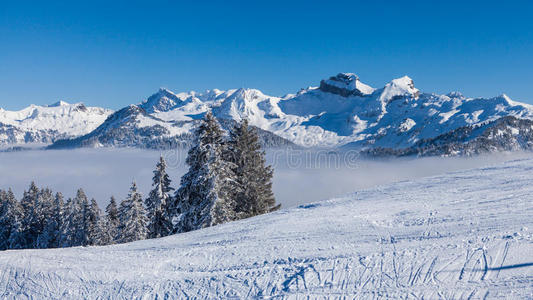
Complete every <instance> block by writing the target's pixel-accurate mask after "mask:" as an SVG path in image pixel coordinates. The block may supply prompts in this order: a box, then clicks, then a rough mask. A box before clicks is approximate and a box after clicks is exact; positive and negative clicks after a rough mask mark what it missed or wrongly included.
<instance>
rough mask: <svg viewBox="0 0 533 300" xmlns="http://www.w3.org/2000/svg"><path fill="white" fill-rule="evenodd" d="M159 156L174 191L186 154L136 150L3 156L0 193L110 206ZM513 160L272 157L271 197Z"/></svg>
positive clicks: (143, 182)
mask: <svg viewBox="0 0 533 300" xmlns="http://www.w3.org/2000/svg"><path fill="white" fill-rule="evenodd" d="M159 155H163V156H165V158H166V159H167V161H168V164H169V169H168V172H169V174H170V177H171V179H172V181H173V186H174V187H175V188H177V187H178V186H179V181H180V178H181V176H182V175H183V174H184V173H185V172H186V170H187V167H186V165H185V164H184V159H185V156H186V153H185V152H184V151H183V150H180V151H164V152H159V151H147V150H135V149H80V150H54V151H38V150H36V151H26V152H12V153H0V172H1V174H2V176H0V188H3V189H6V188H8V187H11V188H12V189H13V190H14V192H15V193H16V194H17V196H18V197H20V196H21V195H22V192H23V191H24V190H25V189H27V187H28V185H29V183H30V182H31V181H32V180H34V181H35V182H36V183H37V184H38V185H39V186H48V187H50V188H52V189H53V190H54V191H61V192H63V193H64V194H65V196H66V197H71V196H73V195H74V194H75V191H76V189H77V188H79V187H81V188H83V189H84V190H85V191H86V192H87V194H88V196H89V197H94V198H95V199H96V200H97V201H98V203H99V204H100V206H101V207H105V205H106V204H107V201H108V200H109V197H110V196H111V195H114V196H115V197H117V199H120V200H121V199H123V198H124V197H126V195H127V192H128V189H129V187H130V184H131V182H132V181H133V180H135V181H136V182H137V184H138V186H139V188H140V190H141V192H142V193H143V194H144V195H146V194H147V193H148V191H149V190H150V187H151V178H152V175H153V173H152V172H153V169H154V167H155V164H156V162H157V160H158V157H159ZM530 156H531V155H530V154H523V153H513V154H497V155H490V156H479V157H474V158H422V159H389V160H379V161H368V160H366V161H365V160H361V159H359V158H358V157H357V156H356V155H354V154H353V153H343V154H337V153H331V152H327V153H326V152H324V153H321V152H316V151H315V152H311V151H300V152H294V151H292V152H286V151H270V152H269V153H268V161H269V163H271V164H272V165H273V166H274V169H275V172H274V193H275V195H276V199H277V200H278V202H280V203H282V204H283V206H284V207H291V206H295V205H299V204H303V203H309V202H315V201H320V200H324V199H329V198H333V197H337V196H342V195H344V194H347V193H351V192H354V191H356V190H359V189H364V188H369V187H372V186H376V185H381V184H386V183H390V182H396V181H402V180H409V179H415V178H419V177H424V176H432V175H437V174H441V173H444V172H452V171H458V170H463V169H470V168H476V167H481V166H486V165H490V164H494V163H498V162H502V161H506V160H512V159H518V158H523V157H530Z"/></svg>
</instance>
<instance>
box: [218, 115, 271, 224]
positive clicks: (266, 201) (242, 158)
mask: <svg viewBox="0 0 533 300" xmlns="http://www.w3.org/2000/svg"><path fill="white" fill-rule="evenodd" d="M225 157H226V159H228V160H230V161H232V162H233V163H234V169H233V171H234V173H235V178H236V181H237V184H238V185H239V188H238V189H237V193H236V195H235V201H236V209H235V210H236V214H237V217H238V218H249V217H252V216H256V215H260V214H264V213H268V212H271V211H274V210H277V209H279V208H280V205H276V199H275V198H274V193H273V192H272V176H273V169H272V167H270V166H266V160H265V152H264V151H262V150H261V144H260V143H259V137H258V135H257V132H256V131H255V130H254V129H253V128H250V127H249V126H248V120H246V119H243V120H242V121H241V122H240V123H239V124H237V125H236V126H235V127H234V128H233V130H232V131H231V132H230V140H229V142H228V151H227V154H226V155H225Z"/></svg>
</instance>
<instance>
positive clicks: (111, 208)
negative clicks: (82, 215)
mask: <svg viewBox="0 0 533 300" xmlns="http://www.w3.org/2000/svg"><path fill="white" fill-rule="evenodd" d="M105 212H106V215H105V217H103V218H102V222H101V226H102V228H103V230H102V234H101V235H100V238H99V240H98V241H97V245H111V244H113V243H114V242H115V241H116V239H117V235H118V227H119V219H118V208H117V201H116V200H115V197H113V196H111V199H110V201H109V204H108V205H107V206H106V208H105Z"/></svg>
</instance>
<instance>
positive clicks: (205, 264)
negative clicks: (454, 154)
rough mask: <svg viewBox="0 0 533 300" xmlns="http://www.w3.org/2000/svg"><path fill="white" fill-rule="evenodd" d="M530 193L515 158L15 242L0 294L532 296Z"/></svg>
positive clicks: (524, 168) (532, 166) (522, 164)
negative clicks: (130, 238) (181, 223)
mask: <svg viewBox="0 0 533 300" xmlns="http://www.w3.org/2000/svg"><path fill="white" fill-rule="evenodd" d="M354 189H355V188H354ZM532 195H533V159H516V160H513V161H507V162H500V163H497V164H495V165H493V166H489V167H483V168H477V169H472V170H465V171H456V172H450V173H447V174H444V175H437V176H433V177H426V178H419V179H414V180H408V181H402V182H398V183H391V184H384V185H381V186H379V187H373V188H368V189H363V190H360V191H358V192H356V193H353V194H350V195H347V196H345V197H341V198H337V199H332V200H327V201H322V202H318V203H315V204H306V205H302V206H299V207H294V208H290V209H283V210H281V211H278V212H275V213H272V214H268V215H263V216H259V217H254V218H251V219H247V220H242V221H238V222H233V223H229V224H224V225H221V226H216V227H212V228H208V229H204V230H199V231H195V232H189V233H185V234H180V235H175V236H170V237H166V238H162V239H157V240H146V241H139V242H134V243H130V244H123V245H115V246H105V247H86V248H71V249H52V250H23V251H5V252H0V278H1V279H0V298H7V299H11V298H14V299H15V298H16V299H24V298H34V299H43V298H55V299H81V298H91V299H96V298H100V299H107V298H122V299H133V298H143V299H145V298H146V299H151V298H155V297H156V296H158V298H161V299H164V298H166V297H170V298H176V297H180V298H185V297H190V298H197V297H198V298H211V299H213V298H223V297H224V298H231V297H233V298H276V299H277V298H305V299H307V298H324V296H327V297H331V298H344V297H345V298H349V299H351V298H358V299H360V298H370V299H372V298H394V299H399V298H404V299H406V298H411V299H412V298H414V299H421V298H424V299H494V298H496V299H498V298H502V299H532V298H533V235H532V230H533V205H532V197H533V196H532Z"/></svg>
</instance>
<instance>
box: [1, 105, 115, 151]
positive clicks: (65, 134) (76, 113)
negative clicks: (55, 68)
mask: <svg viewBox="0 0 533 300" xmlns="http://www.w3.org/2000/svg"><path fill="white" fill-rule="evenodd" d="M111 113H113V111H112V110H109V109H104V108H99V107H87V106H85V105H84V104H82V103H75V104H69V103H67V102H64V101H59V102H57V103H54V104H51V105H48V106H38V105H31V106H29V107H27V108H24V109H22V110H19V111H8V110H4V109H2V108H0V144H28V143H52V142H54V141H56V140H58V139H61V138H72V137H77V136H80V135H84V134H87V133H89V132H91V131H93V130H94V129H95V128H96V127H98V126H99V125H101V124H102V123H103V122H104V121H105V120H106V119H107V117H108V116H109V115H110V114H111Z"/></svg>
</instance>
